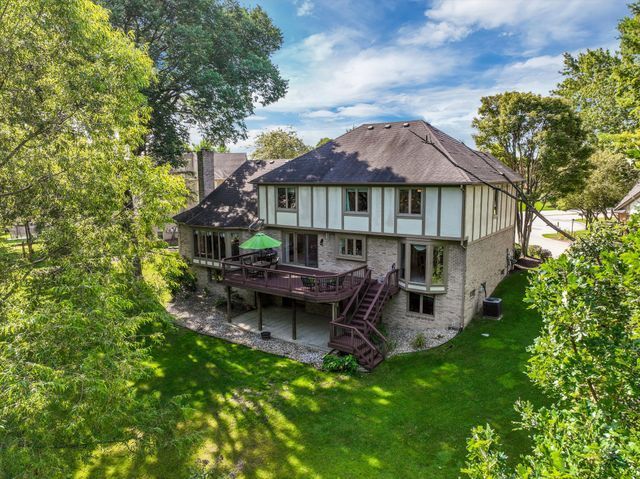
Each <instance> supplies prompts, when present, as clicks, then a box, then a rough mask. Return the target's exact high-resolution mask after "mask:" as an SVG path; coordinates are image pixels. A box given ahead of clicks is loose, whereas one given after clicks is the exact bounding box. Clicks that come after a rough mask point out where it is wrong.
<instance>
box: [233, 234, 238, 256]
mask: <svg viewBox="0 0 640 479" xmlns="http://www.w3.org/2000/svg"><path fill="white" fill-rule="evenodd" d="M231 256H240V238H239V237H238V235H237V234H234V235H233V238H232V239H231Z"/></svg>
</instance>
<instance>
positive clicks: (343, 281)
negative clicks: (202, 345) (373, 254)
mask: <svg viewBox="0 0 640 479" xmlns="http://www.w3.org/2000/svg"><path fill="white" fill-rule="evenodd" d="M262 258H265V257H264V256H263V255H261V254H260V253H245V254H241V255H238V256H232V257H229V258H225V259H224V260H222V277H223V281H224V282H226V283H228V284H231V285H234V286H245V287H247V288H253V289H263V290H265V291H267V290H268V291H273V292H274V293H278V292H280V293H284V294H288V295H292V296H295V295H300V296H302V297H304V298H307V299H310V298H313V299H323V300H327V301H330V300H338V299H344V298H345V297H348V295H349V294H353V291H354V290H355V289H357V288H358V287H360V286H361V285H362V284H363V283H364V281H365V278H366V277H367V271H368V268H367V266H366V265H363V266H360V267H358V268H355V269H352V270H350V271H346V272H344V273H328V272H322V271H315V270H311V269H310V270H308V271H307V270H303V269H302V268H299V269H296V268H295V267H291V268H287V267H286V266H285V267H284V268H280V267H279V266H278V265H276V264H273V262H272V263H271V264H267V263H268V262H269V260H268V259H262ZM256 263H257V264H256Z"/></svg>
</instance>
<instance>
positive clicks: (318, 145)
mask: <svg viewBox="0 0 640 479" xmlns="http://www.w3.org/2000/svg"><path fill="white" fill-rule="evenodd" d="M330 141H331V138H328V137H326V136H325V137H324V138H320V139H319V140H318V143H316V148H319V147H321V146H322V145H324V144H325V143H329V142H330Z"/></svg>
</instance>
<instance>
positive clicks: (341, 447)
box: [76, 274, 543, 478]
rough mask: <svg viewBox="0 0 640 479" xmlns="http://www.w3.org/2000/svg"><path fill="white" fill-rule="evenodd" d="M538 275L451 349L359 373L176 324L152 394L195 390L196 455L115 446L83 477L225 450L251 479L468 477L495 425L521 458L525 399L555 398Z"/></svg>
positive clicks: (147, 469)
mask: <svg viewBox="0 0 640 479" xmlns="http://www.w3.org/2000/svg"><path fill="white" fill-rule="evenodd" d="M526 282H527V279H526V276H525V275H524V274H515V275H512V276H510V277H509V278H508V279H506V280H505V281H504V282H503V283H502V285H501V286H500V287H499V289H498V291H496V295H497V296H501V297H502V298H503V299H504V310H505V316H504V319H503V320H502V321H499V322H496V321H489V320H477V321H474V322H473V323H472V324H471V325H470V327H469V328H468V329H466V330H465V331H464V332H463V333H462V334H460V335H459V336H458V337H456V338H455V339H454V340H452V341H451V342H449V343H447V344H445V345H443V346H441V347H439V348H436V349H433V350H430V351H426V352H421V353H415V354H408V355H402V356H398V357H394V358H392V359H390V360H387V361H385V362H384V363H383V364H382V365H381V366H380V367H378V368H377V369H376V370H375V371H374V372H373V373H372V374H362V375H358V376H353V377H349V376H339V375H335V374H330V373H325V372H321V371H317V370H315V369H313V368H311V367H308V366H305V365H303V364H299V363H296V362H294V361H290V360H287V359H283V358H280V357H277V356H272V355H269V354H265V353H261V352H258V351H254V350H251V349H248V348H245V347H242V346H238V345H234V344H230V343H227V342H224V341H222V340H218V339H215V338H210V337H206V336H200V335H198V334H195V333H192V332H190V331H186V330H176V331H172V332H169V333H168V334H167V336H166V341H165V343H164V344H163V345H162V346H161V347H158V348H157V349H155V350H154V358H155V368H156V377H155V378H154V380H153V381H151V382H149V383H146V384H142V385H140V390H141V391H143V392H144V393H149V394H155V395H159V396H160V397H161V398H163V399H167V400H168V399H169V398H171V397H174V396H176V395H182V394H187V395H189V396H188V404H189V406H190V407H191V411H190V414H189V416H190V418H189V421H188V422H187V423H186V424H180V425H178V426H177V427H176V429H185V430H198V431H201V432H202V433H203V435H202V437H201V438H199V439H198V440H197V441H195V442H194V443H193V444H192V446H191V447H190V449H189V451H188V452H187V453H185V452H184V451H183V452H182V453H180V454H178V453H176V452H174V451H173V450H169V451H163V452H162V453H161V454H158V456H157V457H148V458H147V459H146V460H144V461H140V460H138V461H135V460H132V459H130V456H128V455H126V454H124V453H123V452H122V451H120V452H118V451H114V450H109V451H107V452H105V453H103V454H101V455H96V457H95V459H94V460H93V461H92V462H91V463H90V464H88V465H85V466H84V467H83V468H82V469H81V470H80V471H79V472H78V474H77V476H76V477H130V478H134V477H135V478H139V477H157V478H168V477H171V478H180V477H188V470H189V468H190V467H191V466H192V465H193V463H194V460H195V458H196V457H202V458H207V459H209V460H213V459H214V458H215V457H222V458H223V459H222V462H221V465H222V466H223V467H224V468H228V469H232V468H233V467H234V466H237V465H240V471H241V472H240V473H239V475H238V476H237V477H247V478H249V477H251V478H253V477H256V478H298V477H299V478H302V477H304V478H307V477H312V478H313V477H315V478H371V477H376V478H378V477H381V478H398V477H402V478H414V477H415V478H418V477H420V478H431V477H433V478H456V477H458V476H459V469H460V467H461V466H462V465H463V464H464V458H465V454H466V451H465V442H466V439H467V437H468V436H469V431H470V429H471V428H472V427H473V426H475V425H478V424H485V423H490V424H492V425H493V426H494V427H495V428H496V429H497V430H498V431H499V433H500V434H501V435H502V436H503V441H504V442H505V443H506V450H507V451H508V453H509V454H510V456H511V457H513V456H515V455H517V454H519V453H521V452H523V451H524V450H525V449H526V447H527V444H528V443H527V439H526V436H525V435H524V434H523V433H522V432H520V431H513V430H512V426H513V424H512V422H513V421H514V420H515V419H516V418H517V417H516V414H515V413H514V410H513V403H514V402H515V401H516V399H518V398H525V399H530V400H532V401H534V403H537V404H540V403H542V401H543V398H542V397H541V396H540V394H539V393H538V392H537V391H536V390H535V389H534V387H533V386H532V385H531V383H530V382H529V381H528V379H527V377H526V376H525V374H524V369H525V365H526V362H527V358H528V353H527V352H526V347H527V346H528V345H529V344H531V342H532V341H533V339H534V337H535V336H536V335H537V332H538V330H539V328H540V320H539V318H538V317H537V316H536V314H535V313H534V312H532V311H530V310H528V309H526V308H525V306H524V305H523V304H522V296H523V293H524V289H525V287H526ZM486 335H488V336H486ZM212 477H214V476H212ZM215 477H218V476H215Z"/></svg>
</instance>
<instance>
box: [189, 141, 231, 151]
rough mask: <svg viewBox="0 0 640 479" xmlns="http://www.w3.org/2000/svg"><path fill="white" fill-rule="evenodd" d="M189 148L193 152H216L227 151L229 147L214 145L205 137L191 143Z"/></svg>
mask: <svg viewBox="0 0 640 479" xmlns="http://www.w3.org/2000/svg"><path fill="white" fill-rule="evenodd" d="M190 150H191V151H195V152H198V151H202V150H205V151H215V152H217V153H229V148H227V147H226V146H225V145H218V146H215V145H213V144H212V143H211V142H210V141H208V140H206V139H205V138H203V139H202V140H200V142H199V143H197V144H193V145H191V148H190Z"/></svg>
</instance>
